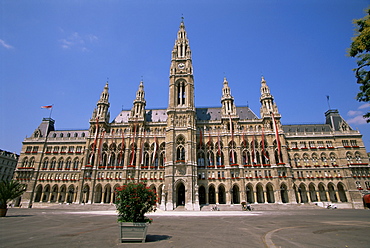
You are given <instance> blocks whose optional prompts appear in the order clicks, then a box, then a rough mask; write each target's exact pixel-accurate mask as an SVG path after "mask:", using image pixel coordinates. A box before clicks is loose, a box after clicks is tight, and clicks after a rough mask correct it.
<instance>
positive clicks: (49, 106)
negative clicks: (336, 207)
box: [41, 105, 53, 109]
mask: <svg viewBox="0 0 370 248" xmlns="http://www.w3.org/2000/svg"><path fill="white" fill-rule="evenodd" d="M52 107H53V105H47V106H41V108H43V109H51V108H52Z"/></svg>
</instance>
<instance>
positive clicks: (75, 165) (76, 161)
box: [73, 158, 78, 170]
mask: <svg viewBox="0 0 370 248" xmlns="http://www.w3.org/2000/svg"><path fill="white" fill-rule="evenodd" d="M73 169H74V170H78V159H77V158H76V159H75V160H74V162H73Z"/></svg>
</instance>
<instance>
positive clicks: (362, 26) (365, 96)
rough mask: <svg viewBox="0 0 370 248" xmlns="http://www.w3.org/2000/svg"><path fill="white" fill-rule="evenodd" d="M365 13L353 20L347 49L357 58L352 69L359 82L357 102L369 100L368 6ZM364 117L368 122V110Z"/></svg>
mask: <svg viewBox="0 0 370 248" xmlns="http://www.w3.org/2000/svg"><path fill="white" fill-rule="evenodd" d="M366 13H367V15H366V16H365V17H364V18H361V19H358V20H354V21H353V23H354V24H355V25H356V28H355V32H356V33H355V36H354V37H353V38H352V44H351V47H350V48H349V50H348V54H349V56H351V57H354V58H357V66H358V67H357V68H356V69H354V71H355V76H356V78H357V83H358V84H360V92H359V93H358V94H357V96H356V99H357V100H358V101H359V102H370V71H369V69H370V67H369V66H370V8H369V9H367V10H366ZM364 118H366V121H367V122H368V123H369V122H370V112H367V113H366V114H365V115H364Z"/></svg>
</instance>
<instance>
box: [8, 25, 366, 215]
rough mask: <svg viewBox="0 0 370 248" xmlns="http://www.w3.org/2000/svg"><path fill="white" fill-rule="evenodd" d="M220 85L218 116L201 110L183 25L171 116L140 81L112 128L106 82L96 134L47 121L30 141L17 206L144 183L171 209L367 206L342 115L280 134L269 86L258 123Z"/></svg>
mask: <svg viewBox="0 0 370 248" xmlns="http://www.w3.org/2000/svg"><path fill="white" fill-rule="evenodd" d="M220 86H222V88H221V87H220V91H221V92H222V94H220V97H221V106H220V107H214V108H196V107H195V105H194V78H193V65H192V55H191V49H190V46H189V40H188V38H187V33H186V31H185V26H184V23H183V22H181V24H180V27H179V31H178V33H177V39H176V41H175V45H174V47H173V50H172V59H171V67H170V77H169V88H168V89H169V99H168V106H167V108H164V109H147V108H146V101H145V90H144V83H143V82H140V84H139V87H138V91H137V92H136V97H135V98H134V96H133V98H134V101H133V105H132V108H131V110H123V111H121V112H120V113H119V114H118V115H117V116H116V117H115V118H114V119H113V120H112V121H111V120H110V113H109V106H110V103H109V88H108V83H107V84H106V85H105V87H104V89H103V91H102V93H101V95H100V98H99V100H98V102H97V104H96V108H95V109H94V111H93V113H92V117H91V119H90V122H89V129H88V130H67V131H66V130H63V131H61V130H57V129H55V127H54V120H53V119H51V118H44V119H43V120H42V122H41V124H40V125H39V127H38V128H37V129H36V130H35V131H34V133H33V134H32V136H31V137H29V138H26V139H25V140H24V141H23V147H22V151H21V155H20V158H19V162H18V165H17V169H16V175H15V179H16V180H18V181H20V182H22V183H24V184H26V185H27V192H26V193H25V194H24V195H23V196H22V198H21V199H19V200H18V204H22V206H31V205H34V206H36V205H37V204H46V203H71V204H82V203H85V204H101V203H113V202H114V198H115V194H114V189H115V187H117V186H120V185H122V184H124V183H127V182H146V184H147V185H148V186H149V187H151V188H153V189H155V191H156V192H157V195H158V207H159V208H160V209H163V210H174V209H176V208H177V207H179V206H183V207H182V208H184V209H187V210H200V209H201V207H202V206H207V205H209V204H220V205H219V206H225V207H227V206H232V205H236V204H241V203H242V202H249V203H252V204H265V205H274V204H275V205H276V204H298V203H299V204H317V205H320V204H321V205H323V206H326V205H327V204H329V203H335V204H337V205H340V206H341V207H345V208H362V207H363V203H362V196H363V194H365V193H367V190H370V171H369V159H368V157H367V154H366V149H365V147H364V144H363V141H362V135H361V134H360V133H359V131H356V130H353V129H352V128H351V127H350V126H349V125H348V124H347V123H346V122H345V120H344V119H343V118H342V117H341V116H340V114H339V113H338V111H337V110H333V109H330V110H328V111H327V112H326V113H325V118H326V121H325V123H323V124H307V125H306V124H303V125H282V124H281V122H280V119H281V115H280V113H279V110H278V107H277V104H276V103H275V101H274V97H273V95H272V94H271V92H270V88H269V87H268V85H267V83H266V81H265V79H264V78H262V80H261V96H260V103H261V108H260V117H258V116H257V115H256V114H255V113H254V112H253V111H252V110H251V109H250V108H249V107H237V106H235V104H234V98H233V96H232V94H231V89H230V87H229V85H228V81H227V79H226V78H225V79H224V80H223V84H222V85H221V84H220ZM222 204H224V205H222Z"/></svg>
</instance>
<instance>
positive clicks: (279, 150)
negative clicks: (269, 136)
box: [271, 112, 283, 163]
mask: <svg viewBox="0 0 370 248" xmlns="http://www.w3.org/2000/svg"><path fill="white" fill-rule="evenodd" d="M271 116H272V121H273V122H272V123H273V125H274V130H275V139H276V143H277V148H278V159H279V162H278V163H283V159H282V157H281V143H280V138H279V130H278V127H277V124H276V120H275V116H274V113H273V112H271Z"/></svg>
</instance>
